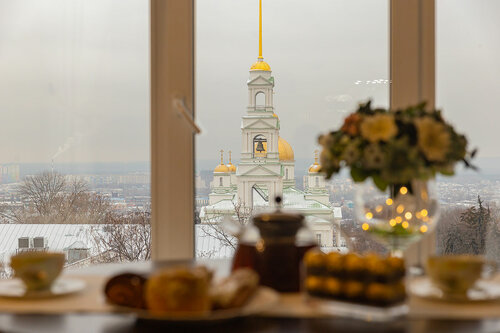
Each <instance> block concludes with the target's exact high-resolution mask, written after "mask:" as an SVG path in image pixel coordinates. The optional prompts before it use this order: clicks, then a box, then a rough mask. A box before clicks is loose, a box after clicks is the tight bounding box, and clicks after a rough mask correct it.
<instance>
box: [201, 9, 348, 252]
mask: <svg viewBox="0 0 500 333" xmlns="http://www.w3.org/2000/svg"><path fill="white" fill-rule="evenodd" d="M259 19H260V20H259V56H258V58H257V61H256V62H255V63H254V64H253V65H252V66H251V67H250V71H249V78H248V81H247V86H248V104H247V108H246V114H245V115H243V116H242V121H241V156H240V163H239V164H238V165H237V166H236V165H233V164H232V161H231V152H229V160H228V163H227V164H226V163H224V156H223V151H221V152H220V153H221V156H220V164H219V165H218V166H217V167H215V169H214V172H213V181H212V182H211V186H210V187H211V193H210V194H209V204H208V206H205V207H202V209H201V211H200V220H201V223H202V224H203V223H212V222H214V221H217V220H220V219H221V218H222V217H223V216H233V215H235V207H245V208H251V209H252V210H253V211H254V212H255V211H256V210H258V209H259V208H264V207H268V206H273V205H274V198H275V197H276V196H281V197H282V198H283V203H282V204H283V208H284V209H289V210H293V211H295V212H298V213H301V214H303V215H304V216H305V217H306V221H307V224H308V226H309V228H310V229H311V230H312V231H313V233H314V234H315V236H316V239H317V241H318V243H319V244H320V245H321V246H322V247H325V248H331V247H338V246H339V239H340V235H339V234H338V232H336V228H334V223H333V221H334V219H339V218H341V217H342V215H341V210H340V208H339V207H332V205H331V203H330V200H329V193H328V191H327V189H326V181H325V178H324V176H323V175H322V174H321V173H319V170H320V165H319V163H318V156H317V152H315V159H314V163H313V164H312V165H311V166H310V167H309V169H308V172H307V175H306V176H305V177H304V191H301V190H299V189H297V188H296V187H295V159H294V152H293V149H292V146H291V145H290V144H289V143H288V142H287V141H286V140H285V139H283V138H282V137H280V127H281V123H280V119H279V117H278V115H277V113H276V112H275V109H274V104H273V89H274V84H275V80H274V77H273V76H272V75H271V66H269V64H268V63H267V62H265V61H264V58H263V57H262V6H260V15H259Z"/></svg>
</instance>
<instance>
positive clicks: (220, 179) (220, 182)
mask: <svg viewBox="0 0 500 333" xmlns="http://www.w3.org/2000/svg"><path fill="white" fill-rule="evenodd" d="M219 186H223V183H222V177H219Z"/></svg>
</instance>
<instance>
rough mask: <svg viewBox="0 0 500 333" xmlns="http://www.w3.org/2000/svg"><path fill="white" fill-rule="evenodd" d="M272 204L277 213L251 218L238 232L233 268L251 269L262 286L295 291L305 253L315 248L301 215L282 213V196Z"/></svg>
mask: <svg viewBox="0 0 500 333" xmlns="http://www.w3.org/2000/svg"><path fill="white" fill-rule="evenodd" d="M275 201H276V206H277V207H278V208H277V209H276V211H274V212H267V213H260V214H257V215H255V216H253V218H252V220H251V222H250V223H248V225H246V226H245V227H243V228H242V229H241V230H240V232H239V233H238V237H237V238H238V246H237V248H236V252H235V254H234V258H233V264H232V269H233V270H235V269H237V268H241V267H248V268H251V269H253V270H255V271H256V272H257V273H258V274H259V276H260V284H261V285H264V286H268V287H271V288H273V289H275V290H277V291H280V292H297V291H299V290H300V287H301V275H302V274H301V266H302V259H303V257H304V254H305V253H306V251H307V250H309V249H311V248H314V247H316V246H317V245H316V241H315V238H314V237H313V235H312V233H311V232H310V230H309V229H308V228H307V227H306V225H305V223H304V216H303V215H302V214H294V213H287V212H284V211H282V210H281V207H280V206H281V201H282V200H281V197H276V199H275Z"/></svg>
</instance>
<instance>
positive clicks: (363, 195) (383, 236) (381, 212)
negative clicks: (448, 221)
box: [354, 180, 440, 257]
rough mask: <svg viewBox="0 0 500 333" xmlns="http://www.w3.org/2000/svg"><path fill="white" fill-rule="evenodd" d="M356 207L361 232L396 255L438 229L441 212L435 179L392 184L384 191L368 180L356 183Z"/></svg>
mask: <svg viewBox="0 0 500 333" xmlns="http://www.w3.org/2000/svg"><path fill="white" fill-rule="evenodd" d="M354 209H355V214H356V218H357V221H358V222H359V223H361V229H362V231H363V232H366V233H368V234H369V235H370V236H371V237H372V238H374V239H375V240H377V241H379V242H381V243H382V244H384V245H385V246H387V248H388V249H389V250H390V252H391V255H393V256H397V257H401V256H402V255H403V252H404V250H405V249H406V248H407V247H408V246H409V245H410V244H412V243H413V242H416V241H419V240H420V239H421V238H422V237H423V236H424V235H426V234H428V233H429V232H431V231H432V230H433V229H434V228H435V226H436V223H437V221H438V219H439V211H440V210H439V200H438V195H437V191H436V186H435V181H434V180H428V181H422V180H413V181H411V182H409V183H406V184H393V185H390V186H388V188H387V189H386V190H385V191H381V190H380V189H378V188H377V187H376V186H375V185H374V184H373V181H371V180H367V181H365V182H363V183H360V184H357V186H356V195H355V207H354Z"/></svg>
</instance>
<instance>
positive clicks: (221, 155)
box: [220, 149, 224, 165]
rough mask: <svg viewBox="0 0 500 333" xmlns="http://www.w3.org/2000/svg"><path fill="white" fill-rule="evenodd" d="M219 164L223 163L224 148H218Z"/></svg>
mask: <svg viewBox="0 0 500 333" xmlns="http://www.w3.org/2000/svg"><path fill="white" fill-rule="evenodd" d="M220 164H221V165H222V164H224V149H221V150H220Z"/></svg>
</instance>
